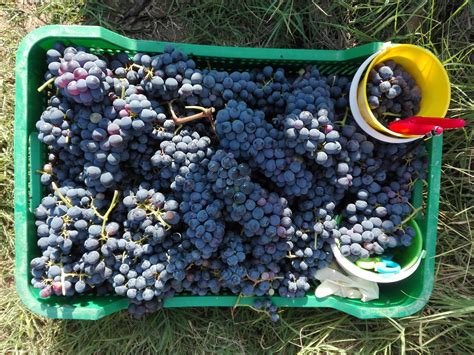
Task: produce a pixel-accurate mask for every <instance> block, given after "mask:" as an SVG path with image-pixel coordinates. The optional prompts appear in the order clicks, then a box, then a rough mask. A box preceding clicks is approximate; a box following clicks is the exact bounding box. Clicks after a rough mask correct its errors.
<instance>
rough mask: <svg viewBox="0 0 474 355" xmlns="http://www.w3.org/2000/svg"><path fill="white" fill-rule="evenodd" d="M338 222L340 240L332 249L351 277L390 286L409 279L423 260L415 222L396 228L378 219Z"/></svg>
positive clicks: (340, 264) (419, 234) (340, 220)
mask: <svg viewBox="0 0 474 355" xmlns="http://www.w3.org/2000/svg"><path fill="white" fill-rule="evenodd" d="M342 219H343V217H342V216H340V217H339V218H338V222H339V224H340V228H339V234H340V235H339V236H338V237H336V239H335V242H334V243H333V244H332V245H331V247H332V251H333V254H334V258H335V259H336V261H337V263H338V264H339V266H341V268H342V269H344V270H345V271H346V272H348V273H349V274H351V275H354V276H357V277H359V278H361V279H364V280H367V281H372V282H377V283H393V282H398V281H401V280H403V279H406V278H407V277H409V276H410V275H412V274H413V273H414V272H415V271H416V270H417V268H418V266H419V265H420V263H421V260H422V258H423V256H424V252H423V250H422V249H423V240H422V235H421V231H420V228H419V226H418V224H417V223H416V221H415V220H410V221H407V222H406V223H405V224H404V226H403V228H395V226H394V224H393V223H392V222H391V221H390V220H382V219H380V218H378V217H375V218H370V219H365V220H364V221H363V222H362V223H355V224H353V223H346V222H343V221H342Z"/></svg>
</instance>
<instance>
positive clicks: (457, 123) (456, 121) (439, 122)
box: [402, 116, 466, 128]
mask: <svg viewBox="0 0 474 355" xmlns="http://www.w3.org/2000/svg"><path fill="white" fill-rule="evenodd" d="M405 120H407V121H410V122H413V123H416V124H430V125H434V126H440V127H443V128H462V127H464V126H465V125H466V122H465V121H464V120H462V119H460V118H439V117H422V116H412V117H408V118H406V119H405ZM405 120H402V121H405Z"/></svg>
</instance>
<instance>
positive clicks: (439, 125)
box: [388, 116, 466, 135]
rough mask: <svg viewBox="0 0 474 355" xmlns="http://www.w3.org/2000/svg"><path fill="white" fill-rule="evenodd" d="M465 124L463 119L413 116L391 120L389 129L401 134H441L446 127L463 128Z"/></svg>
mask: <svg viewBox="0 0 474 355" xmlns="http://www.w3.org/2000/svg"><path fill="white" fill-rule="evenodd" d="M465 124H466V122H465V121H464V120H461V119H450V118H437V117H421V116H413V117H408V118H405V119H403V120H398V121H393V122H390V123H389V124H388V129H390V130H391V131H394V132H397V133H401V134H412V135H426V134H428V133H430V132H433V133H435V134H441V133H442V132H443V130H444V129H445V128H447V129H455V128H462V127H464V126H465Z"/></svg>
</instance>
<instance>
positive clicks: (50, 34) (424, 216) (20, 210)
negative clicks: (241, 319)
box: [15, 26, 442, 320]
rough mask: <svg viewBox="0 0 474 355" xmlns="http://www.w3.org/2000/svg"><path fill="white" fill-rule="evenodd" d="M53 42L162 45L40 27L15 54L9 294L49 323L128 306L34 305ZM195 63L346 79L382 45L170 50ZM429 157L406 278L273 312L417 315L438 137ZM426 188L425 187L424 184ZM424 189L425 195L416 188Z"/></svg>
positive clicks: (95, 301)
mask: <svg viewBox="0 0 474 355" xmlns="http://www.w3.org/2000/svg"><path fill="white" fill-rule="evenodd" d="M56 41H62V42H63V43H65V44H67V45H80V46H84V47H87V48H91V49H95V50H99V51H104V52H114V51H117V50H121V51H128V52H130V53H134V52H150V53H154V52H156V53H159V52H162V51H163V48H164V46H165V45H166V43H164V42H153V41H142V40H134V39H129V38H126V37H123V36H121V35H118V34H116V33H114V32H111V31H109V30H106V29H104V28H101V27H92V26H45V27H42V28H39V29H37V30H35V31H33V32H31V33H30V34H28V35H27V36H26V37H25V38H24V39H23V41H22V42H21V44H20V46H19V48H18V52H17V64H16V110H15V232H16V269H15V270H16V271H15V272H16V288H17V292H18V294H19V295H20V298H21V299H22V301H23V302H24V303H25V305H26V306H27V307H28V308H29V309H30V310H32V311H33V312H35V313H38V314H40V315H43V316H46V317H49V318H65V319H89V320H95V319H99V318H101V317H104V316H106V315H109V314H112V313H115V312H118V311H120V310H122V309H125V308H127V305H128V300H127V299H126V298H121V297H117V296H109V297H94V296H88V295H83V296H77V297H71V298H66V297H50V298H47V299H41V298H40V297H39V292H38V290H36V289H34V288H33V287H32V286H31V285H30V280H31V276H30V273H29V262H30V260H31V259H32V258H33V257H35V256H37V255H39V250H38V249H37V247H36V239H37V238H36V228H35V224H34V222H35V217H34V215H33V211H34V208H35V207H36V206H37V205H38V204H39V202H40V201H41V197H42V193H43V190H42V188H41V184H40V175H39V174H38V173H36V170H38V169H40V168H41V167H42V161H43V159H44V156H45V154H44V152H45V147H44V145H43V144H40V142H39V141H38V139H37V136H36V133H35V121H36V120H37V119H38V117H39V115H40V114H41V112H42V110H43V107H44V105H45V103H46V102H45V101H46V99H45V95H44V93H38V92H37V90H36V89H37V88H38V87H39V86H40V85H41V84H42V83H43V82H44V80H43V74H44V72H45V70H46V64H45V60H44V58H45V52H46V50H47V49H48V48H50V46H52V44H53V43H54V42H56ZM175 45H176V46H177V47H178V48H179V49H181V50H183V51H184V52H186V53H187V54H188V55H189V56H190V57H191V58H193V59H194V60H195V61H196V62H198V64H199V65H201V66H205V67H211V68H215V69H227V70H230V69H244V68H252V67H255V66H257V65H264V64H272V65H275V66H282V67H285V68H286V69H287V70H289V71H295V70H298V69H300V68H301V67H302V66H303V65H304V64H309V63H311V64H315V65H317V66H318V68H319V69H320V70H321V71H322V72H323V73H329V72H331V73H340V74H353V73H354V72H355V71H356V69H357V68H358V66H359V65H360V64H361V62H362V61H363V60H364V59H365V58H367V57H368V56H369V55H371V54H373V53H374V52H375V51H377V50H379V49H380V48H381V46H382V43H380V42H376V43H370V44H366V45H363V46H360V47H355V48H351V49H347V50H302V49H301V50H300V49H276V48H241V47H217V46H204V45H194V44H179V43H178V44H175ZM427 145H428V149H429V152H430V159H429V172H428V184H427V186H423V184H422V183H421V182H418V183H417V184H416V186H415V193H414V199H413V204H414V205H415V206H421V205H423V206H424V213H420V214H419V215H418V217H417V221H418V223H419V225H420V227H421V230H422V233H423V241H424V249H425V250H426V257H425V258H424V260H423V261H422V263H421V265H420V267H419V269H418V270H417V271H416V273H415V274H413V275H412V276H411V277H410V278H409V279H406V280H404V281H402V282H399V283H396V284H391V285H390V284H388V285H380V291H381V294H380V298H379V299H378V300H374V301H370V302H367V303H364V302H361V301H358V300H350V299H345V298H340V297H333V296H331V297H327V298H324V299H318V298H316V297H315V296H314V294H313V293H311V294H308V295H307V296H306V297H302V298H294V299H288V298H282V297H272V300H273V302H274V303H275V304H276V305H277V306H279V307H328V308H334V309H338V310H340V311H342V312H346V313H349V314H351V315H353V316H356V317H358V318H382V317H403V316H407V315H410V314H413V313H414V312H416V311H418V310H420V309H421V308H423V307H424V305H425V304H426V303H427V301H428V299H429V297H430V294H431V291H432V288H433V282H434V256H435V245H436V226H437V218H438V207H439V189H440V173H441V153H442V137H441V136H438V137H435V138H433V139H430V140H429V141H428V142H427ZM425 185H426V184H425ZM425 188H426V191H423V189H425ZM252 302H253V298H251V297H241V298H239V297H237V296H230V295H222V296H186V295H182V296H176V297H173V298H169V299H166V300H165V301H164V306H165V307H169V308H172V307H231V306H235V305H236V304H251V303H252Z"/></svg>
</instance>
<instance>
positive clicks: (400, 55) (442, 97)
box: [357, 44, 451, 138]
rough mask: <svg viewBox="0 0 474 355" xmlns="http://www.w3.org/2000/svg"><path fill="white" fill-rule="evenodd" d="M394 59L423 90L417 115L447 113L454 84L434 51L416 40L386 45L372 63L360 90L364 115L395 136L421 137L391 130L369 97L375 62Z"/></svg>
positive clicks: (359, 102) (376, 126)
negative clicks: (373, 111) (421, 45)
mask: <svg viewBox="0 0 474 355" xmlns="http://www.w3.org/2000/svg"><path fill="white" fill-rule="evenodd" d="M389 59H392V60H393V61H395V62H396V63H397V64H400V65H401V66H403V68H404V69H405V70H406V71H407V72H408V73H410V75H411V76H412V77H413V79H415V81H416V83H417V85H418V86H419V87H420V91H421V102H420V111H419V112H418V113H417V114H416V115H417V116H426V117H444V116H445V115H446V113H447V112H448V107H449V101H450V100H451V86H450V83H449V78H448V73H447V72H446V69H444V67H443V64H441V62H440V61H439V60H438V58H436V56H435V55H434V54H433V53H431V52H430V51H428V50H426V49H424V48H422V47H418V46H415V45H412V44H393V45H390V46H387V47H386V48H385V49H383V50H382V51H381V52H380V53H379V54H378V55H377V56H376V57H375V58H374V59H373V61H372V62H371V63H370V65H369V66H368V68H367V71H366V72H365V75H364V77H363V78H362V80H361V82H360V83H359V87H358V90H357V103H358V106H359V109H360V112H361V115H362V117H363V118H364V119H365V121H366V122H367V123H368V124H369V125H371V126H372V127H374V128H375V129H377V130H379V131H381V132H384V133H386V134H390V135H392V136H395V137H401V138H407V137H418V136H411V135H406V134H400V133H396V132H393V131H391V130H389V129H388V128H387V127H385V126H384V125H383V124H381V123H380V122H379V121H378V120H377V118H376V117H375V116H374V115H373V113H372V110H371V109H370V107H369V103H368V101H367V92H366V87H367V80H368V77H369V73H370V71H371V70H372V69H373V67H374V66H375V65H377V64H378V63H381V62H383V61H386V60H389Z"/></svg>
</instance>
